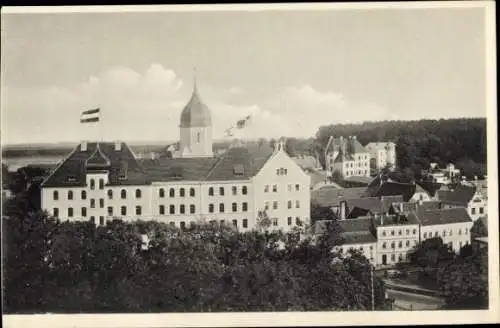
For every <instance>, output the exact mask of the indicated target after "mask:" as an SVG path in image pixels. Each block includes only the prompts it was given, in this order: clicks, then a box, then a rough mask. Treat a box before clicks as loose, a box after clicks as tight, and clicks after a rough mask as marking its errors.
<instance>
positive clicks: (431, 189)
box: [417, 181, 442, 197]
mask: <svg viewBox="0 0 500 328" xmlns="http://www.w3.org/2000/svg"><path fill="white" fill-rule="evenodd" d="M417 186H420V187H422V189H424V190H425V191H427V193H429V195H430V196H432V197H434V195H435V194H436V192H437V191H438V190H439V188H441V186H442V184H440V183H436V182H432V181H421V182H417Z"/></svg>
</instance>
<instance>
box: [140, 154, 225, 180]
mask: <svg viewBox="0 0 500 328" xmlns="http://www.w3.org/2000/svg"><path fill="white" fill-rule="evenodd" d="M215 162H216V159H215V158H211V157H210V158H203V157H200V158H161V159H145V160H142V161H141V165H142V167H143V168H144V171H145V172H146V173H147V176H148V179H149V180H150V181H157V182H166V181H177V180H185V181H198V180H204V179H205V177H206V175H207V173H208V171H209V170H210V168H211V167H212V166H213V165H214V163H215Z"/></svg>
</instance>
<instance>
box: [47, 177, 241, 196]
mask: <svg viewBox="0 0 500 328" xmlns="http://www.w3.org/2000/svg"><path fill="white" fill-rule="evenodd" d="M91 181H93V180H91ZM91 189H93V188H91ZM101 189H102V188H101ZM231 190H232V194H233V195H237V194H238V187H236V186H233V187H232V188H231ZM158 192H159V196H160V198H164V197H165V189H163V188H160V189H159V191H158ZM168 193H169V197H175V189H174V188H170V189H169V191H168ZM224 194H225V192H224V187H219V195H220V196H224ZM241 194H242V195H247V194H248V188H247V187H246V186H243V187H242V188H241ZM195 195H196V192H195V189H194V188H190V189H189V196H190V197H194V196H195ZM208 195H209V196H214V188H213V187H210V188H209V189H208ZM52 196H53V197H52V198H53V199H54V200H59V191H57V190H54V192H53V195H52ZM120 197H121V199H126V198H127V191H126V190H125V189H122V190H121V191H120ZM141 197H142V191H141V189H136V190H135V198H141ZM179 197H186V189H184V188H180V189H179ZM73 198H74V195H73V191H72V190H68V200H73ZM108 198H109V199H113V190H111V189H110V190H108ZM81 199H82V200H85V199H87V192H86V191H85V190H82V191H81Z"/></svg>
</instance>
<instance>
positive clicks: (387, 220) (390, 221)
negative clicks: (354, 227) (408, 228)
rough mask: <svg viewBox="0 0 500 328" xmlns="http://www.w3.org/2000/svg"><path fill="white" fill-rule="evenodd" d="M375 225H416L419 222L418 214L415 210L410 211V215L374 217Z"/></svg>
mask: <svg viewBox="0 0 500 328" xmlns="http://www.w3.org/2000/svg"><path fill="white" fill-rule="evenodd" d="M374 222H375V226H377V227H379V226H384V227H386V226H404V225H415V224H417V225H418V224H419V223H420V221H419V220H418V218H417V216H416V215H415V213H414V212H410V213H409V214H408V215H406V216H403V217H402V218H401V217H398V215H397V214H396V215H383V216H378V217H376V218H374Z"/></svg>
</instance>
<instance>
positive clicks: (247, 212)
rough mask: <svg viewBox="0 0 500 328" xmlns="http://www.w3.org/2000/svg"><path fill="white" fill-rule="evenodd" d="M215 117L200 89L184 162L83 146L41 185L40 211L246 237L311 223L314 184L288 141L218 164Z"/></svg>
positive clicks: (183, 134) (229, 154)
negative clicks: (265, 228)
mask: <svg viewBox="0 0 500 328" xmlns="http://www.w3.org/2000/svg"><path fill="white" fill-rule="evenodd" d="M211 122H212V121H211V113H210V110H209V109H208V107H207V106H205V105H204V104H203V102H202V101H201V100H200V98H199V95H198V92H197V90H196V87H195V89H194V91H193V94H192V97H191V100H190V101H189V102H188V104H187V105H186V107H185V108H184V110H183V111H182V114H181V119H180V142H179V151H178V154H179V155H180V156H179V157H174V158H168V157H162V158H156V159H143V160H138V159H137V158H136V157H135V156H134V154H133V152H132V151H131V149H130V148H129V147H128V145H127V144H125V143H123V142H98V143H97V142H82V143H81V144H80V145H78V146H77V147H76V148H75V149H74V150H73V151H72V152H71V153H70V154H69V156H68V157H67V158H66V159H65V160H64V161H62V162H61V163H60V164H59V165H58V166H57V168H56V169H55V170H54V171H53V172H52V174H51V175H50V176H48V177H47V179H46V180H45V181H44V182H43V184H42V195H41V196H42V208H44V209H46V210H47V211H48V212H49V213H50V214H52V215H54V216H56V217H59V218H61V219H68V220H83V221H86V220H90V221H92V222H95V223H96V224H99V225H102V224H105V222H106V221H108V220H111V219H113V218H121V219H123V220H136V219H143V220H158V221H162V222H166V223H169V224H171V225H174V226H176V227H181V228H182V227H185V226H187V225H189V224H191V223H196V222H199V221H207V222H210V221H214V222H217V223H224V224H229V225H233V226H236V227H237V228H238V229H240V230H242V231H245V230H249V229H253V228H257V227H259V213H262V212H265V213H266V214H267V215H266V217H267V218H268V219H269V220H270V227H269V228H270V229H281V230H283V231H285V232H286V231H289V230H291V229H292V228H294V227H296V226H305V225H308V224H309V215H310V210H309V207H310V191H309V189H310V177H309V175H307V174H306V173H305V172H304V171H303V170H302V169H301V168H300V167H299V166H298V165H297V164H296V163H295V162H294V161H293V160H292V159H291V158H290V157H289V156H288V154H287V153H286V151H285V147H284V146H285V145H284V140H280V141H279V142H277V143H276V145H275V147H274V149H273V148H270V147H269V146H268V145H267V144H266V145H259V146H254V147H247V148H243V147H238V146H234V147H231V148H229V149H228V150H227V151H226V152H224V153H223V154H222V155H220V156H217V157H214V156H213V152H212V124H211Z"/></svg>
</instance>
